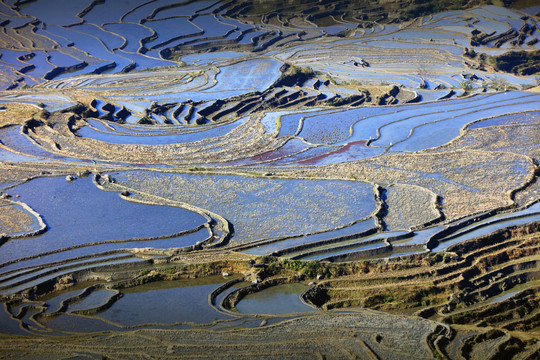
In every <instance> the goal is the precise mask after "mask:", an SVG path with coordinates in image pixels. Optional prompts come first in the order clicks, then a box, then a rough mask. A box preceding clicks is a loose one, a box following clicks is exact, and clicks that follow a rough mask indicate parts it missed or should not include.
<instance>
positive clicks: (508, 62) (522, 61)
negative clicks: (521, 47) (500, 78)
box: [487, 50, 540, 76]
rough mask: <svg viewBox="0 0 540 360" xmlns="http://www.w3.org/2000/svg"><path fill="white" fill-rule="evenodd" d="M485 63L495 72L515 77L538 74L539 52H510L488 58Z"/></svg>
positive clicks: (539, 65) (539, 69)
mask: <svg viewBox="0 0 540 360" xmlns="http://www.w3.org/2000/svg"><path fill="white" fill-rule="evenodd" d="M487 62H488V63H489V64H490V65H492V66H493V68H494V69H495V70H497V71H502V72H507V73H512V74H516V75H522V76H527V75H534V74H539V73H540V50H535V51H510V52H507V53H505V54H502V55H499V56H488V58H487Z"/></svg>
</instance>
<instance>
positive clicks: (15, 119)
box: [0, 103, 39, 127]
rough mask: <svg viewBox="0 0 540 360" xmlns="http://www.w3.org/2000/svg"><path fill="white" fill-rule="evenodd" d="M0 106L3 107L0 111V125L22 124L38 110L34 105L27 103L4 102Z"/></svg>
mask: <svg viewBox="0 0 540 360" xmlns="http://www.w3.org/2000/svg"><path fill="white" fill-rule="evenodd" d="M0 106H1V107H5V110H2V111H0V127H2V126H6V125H15V124H22V123H23V122H25V121H26V120H29V119H31V118H32V117H33V115H35V114H37V113H38V112H39V109H37V108H36V107H35V106H32V105H28V104H14V103H4V104H0Z"/></svg>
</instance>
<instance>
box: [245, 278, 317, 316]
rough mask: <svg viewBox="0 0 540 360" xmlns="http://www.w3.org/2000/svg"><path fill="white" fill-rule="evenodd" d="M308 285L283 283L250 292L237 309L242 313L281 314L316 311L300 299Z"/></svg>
mask: <svg viewBox="0 0 540 360" xmlns="http://www.w3.org/2000/svg"><path fill="white" fill-rule="evenodd" d="M307 289H308V287H307V286H306V285H303V284H297V283H292V284H283V285H277V286H272V287H270V288H268V289H264V290H261V291H258V292H256V293H253V294H249V295H247V296H245V297H244V298H242V300H240V302H239V303H238V304H236V309H238V311H239V312H240V313H242V314H271V315H281V314H289V313H300V312H308V311H314V310H315V309H313V308H312V307H311V306H308V305H306V304H304V303H303V302H302V301H301V300H300V295H301V294H302V293H303V292H304V291H306V290H307Z"/></svg>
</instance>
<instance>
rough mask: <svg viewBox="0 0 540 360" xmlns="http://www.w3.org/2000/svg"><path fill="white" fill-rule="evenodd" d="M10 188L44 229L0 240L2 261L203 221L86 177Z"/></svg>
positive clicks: (163, 231)
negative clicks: (103, 188) (38, 217)
mask: <svg viewBox="0 0 540 360" xmlns="http://www.w3.org/2000/svg"><path fill="white" fill-rule="evenodd" d="M9 192H10V193H12V194H18V195H20V201H22V202H25V203H27V204H28V205H30V207H32V208H33V209H34V210H35V211H37V212H38V213H40V214H41V215H42V216H43V219H44V221H45V223H46V224H47V226H48V230H47V232H45V233H44V234H43V235H41V236H38V237H34V238H27V239H21V240H13V241H9V242H7V243H6V244H4V245H2V253H1V255H0V262H1V263H5V262H7V261H10V260H14V259H18V258H22V257H27V256H32V255H38V254H40V253H45V252H48V251H52V250H57V249H62V248H66V247H70V246H74V245H82V244H87V243H91V242H97V241H104V240H115V239H130V238H135V237H136V238H144V237H151V236H159V235H169V234H174V233H177V232H179V231H184V230H189V229H193V228H195V227H197V226H198V225H201V224H203V223H205V222H206V220H205V219H204V218H203V217H202V216H200V215H198V214H195V213H193V212H191V211H188V210H184V209H180V208H173V207H166V206H155V207H151V206H149V205H141V204H136V203H131V202H127V201H125V200H122V199H121V198H120V197H119V196H118V194H116V193H111V192H105V191H101V190H98V189H97V188H96V187H95V186H94V184H93V183H92V181H91V180H90V179H89V178H88V179H84V178H83V179H79V180H77V181H74V182H72V183H67V182H66V181H65V180H64V179H63V178H41V179H36V180H32V181H30V182H28V183H26V184H23V185H20V186H18V187H16V188H14V189H11V190H10V191H9ZM150 209H151V211H150ZM171 220H172V221H171Z"/></svg>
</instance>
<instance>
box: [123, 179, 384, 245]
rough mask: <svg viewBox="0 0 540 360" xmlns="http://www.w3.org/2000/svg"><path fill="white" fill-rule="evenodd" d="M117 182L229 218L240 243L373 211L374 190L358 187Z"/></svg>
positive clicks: (296, 182)
mask: <svg viewBox="0 0 540 360" xmlns="http://www.w3.org/2000/svg"><path fill="white" fill-rule="evenodd" d="M116 178H117V180H118V181H119V182H120V183H123V184H126V185H128V186H129V187H133V188H134V189H138V190H140V191H143V192H146V191H152V192H153V193H154V194H156V195H157V194H160V195H161V196H164V197H167V198H171V199H175V200H177V201H182V202H187V203H189V204H192V205H195V206H197V207H199V208H203V209H207V210H210V211H212V212H214V213H217V214H219V215H221V216H224V217H225V218H227V219H230V221H231V222H232V223H233V224H234V230H235V235H234V237H233V241H235V242H241V243H245V242H250V241H253V240H257V239H265V238H272V237H279V236H290V235H293V234H294V235H299V234H306V233H313V232H317V231H323V230H330V229H333V228H336V227H339V226H340V225H341V226H342V225H345V224H348V223H351V222H353V221H357V220H360V219H362V218H365V217H367V216H369V215H370V214H371V212H373V211H374V210H375V200H374V197H373V190H372V186H371V185H370V184H365V183H360V182H351V181H321V180H288V179H263V178H251V177H242V176H233V175H196V174H178V175H174V174H170V175H168V174H152V173H148V172H126V173H119V174H118V175H116ZM216 194H219V195H216Z"/></svg>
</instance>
